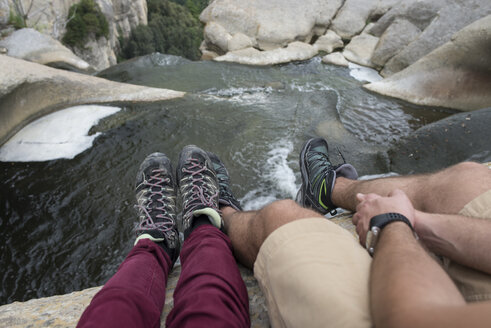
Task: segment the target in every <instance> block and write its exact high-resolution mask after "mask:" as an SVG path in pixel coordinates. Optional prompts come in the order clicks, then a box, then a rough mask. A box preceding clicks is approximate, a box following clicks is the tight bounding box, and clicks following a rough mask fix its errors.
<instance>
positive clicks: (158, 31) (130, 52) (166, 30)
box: [121, 0, 203, 60]
mask: <svg viewBox="0 0 491 328" xmlns="http://www.w3.org/2000/svg"><path fill="white" fill-rule="evenodd" d="M147 4H148V15H149V18H148V26H143V25H140V26H138V27H137V28H135V29H133V30H132V31H131V34H130V37H129V38H128V39H126V40H123V42H122V45H121V48H122V53H121V57H122V58H123V59H129V58H132V57H135V56H141V55H145V54H149V53H152V52H155V51H158V52H161V53H165V54H171V55H178V56H183V57H186V58H189V59H192V60H196V59H199V56H200V52H199V45H200V43H201V40H202V35H203V28H202V26H201V23H200V22H199V20H198V19H197V18H196V17H194V16H193V15H192V14H191V13H190V12H189V10H188V9H187V8H185V7H183V6H181V5H179V4H177V3H174V2H170V1H168V0H148V1H147Z"/></svg>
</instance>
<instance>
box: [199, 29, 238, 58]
mask: <svg viewBox="0 0 491 328" xmlns="http://www.w3.org/2000/svg"><path fill="white" fill-rule="evenodd" d="M204 37H205V41H206V43H207V44H210V45H213V46H215V49H216V48H218V50H217V52H219V53H221V54H225V53H227V51H228V42H229V41H230V39H232V36H231V35H230V33H228V32H227V30H225V28H224V27H223V26H222V25H220V24H218V23H215V22H210V23H209V24H206V26H205V29H204Z"/></svg>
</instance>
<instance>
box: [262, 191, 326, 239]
mask: <svg viewBox="0 0 491 328" xmlns="http://www.w3.org/2000/svg"><path fill="white" fill-rule="evenodd" d="M308 217H322V215H321V214H319V213H317V212H314V211H311V210H308V209H305V208H303V207H301V206H300V205H298V204H297V203H296V202H295V201H293V200H291V199H285V200H279V201H275V202H273V203H271V204H269V205H268V206H266V207H265V208H263V209H262V210H261V211H260V219H261V221H262V222H261V223H262V225H263V231H264V233H265V237H267V236H269V235H270V234H271V233H272V232H273V231H275V230H276V229H278V228H279V227H281V226H283V225H285V224H288V223H290V222H293V221H296V220H300V219H305V218H308Z"/></svg>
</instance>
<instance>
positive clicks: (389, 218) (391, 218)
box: [370, 213, 414, 231]
mask: <svg viewBox="0 0 491 328" xmlns="http://www.w3.org/2000/svg"><path fill="white" fill-rule="evenodd" d="M397 221H400V222H404V223H406V224H407V225H408V226H409V227H410V228H411V230H413V231H414V229H413V226H412V224H411V222H409V220H408V218H407V217H405V216H404V215H402V214H399V213H384V214H379V215H376V216H374V217H373V218H371V219H370V230H371V229H372V228H373V227H378V228H379V229H380V230H382V229H383V228H384V227H385V226H386V225H388V224H389V223H392V222H397Z"/></svg>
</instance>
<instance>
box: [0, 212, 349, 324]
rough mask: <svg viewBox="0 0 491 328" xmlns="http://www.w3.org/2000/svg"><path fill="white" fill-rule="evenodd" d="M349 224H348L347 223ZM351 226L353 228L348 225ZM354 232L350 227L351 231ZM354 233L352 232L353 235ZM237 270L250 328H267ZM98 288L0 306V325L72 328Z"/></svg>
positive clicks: (259, 301) (262, 307) (252, 287)
mask: <svg viewBox="0 0 491 328" xmlns="http://www.w3.org/2000/svg"><path fill="white" fill-rule="evenodd" d="M349 220H351V219H349V218H347V217H344V216H343V217H340V218H336V221H335V222H336V223H338V222H339V223H338V224H341V223H342V224H343V225H345V226H347V227H348V226H349V225H348V221H349ZM349 222H351V221H349ZM351 226H353V225H351ZM353 230H354V229H352V228H351V232H352V231H353ZM352 233H353V232H352ZM239 271H240V274H241V276H242V279H244V283H245V285H246V288H247V293H248V295H249V313H250V317H251V326H252V327H258V328H261V327H269V326H270V324H269V317H268V312H267V309H266V304H265V299H264V296H263V293H262V291H261V289H260V288H259V285H258V283H257V281H256V279H255V278H254V275H253V273H252V271H251V270H249V269H246V268H245V267H243V266H241V265H239ZM180 274H181V266H180V265H179V264H176V265H175V266H174V268H173V270H172V271H171V273H170V275H169V277H168V279H167V286H166V287H167V288H166V293H165V304H164V308H163V309H162V314H161V316H160V327H165V320H166V318H167V315H168V314H169V312H170V311H171V310H172V308H173V306H174V300H173V295H174V290H175V289H176V286H177V282H178V280H179V276H180ZM100 289H101V287H93V288H88V289H85V290H82V291H79V292H73V293H70V294H66V295H58V296H52V297H45V298H40V299H33V300H29V301H27V302H14V303H12V304H7V305H3V306H0V325H2V327H9V328H21V327H53V326H54V324H55V323H56V327H75V326H76V325H77V322H78V320H79V319H80V316H81V315H82V313H83V311H84V310H85V308H86V307H87V306H88V305H89V304H90V301H91V300H92V298H93V297H94V295H95V294H96V293H97V292H98V291H99V290H100Z"/></svg>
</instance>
